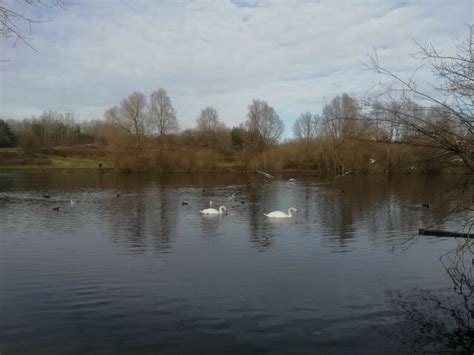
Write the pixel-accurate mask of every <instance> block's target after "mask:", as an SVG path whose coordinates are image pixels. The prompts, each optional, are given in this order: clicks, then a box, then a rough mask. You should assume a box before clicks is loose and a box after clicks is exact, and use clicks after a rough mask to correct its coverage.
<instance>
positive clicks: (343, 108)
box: [323, 93, 359, 139]
mask: <svg viewBox="0 0 474 355" xmlns="http://www.w3.org/2000/svg"><path fill="white" fill-rule="evenodd" d="M358 115H359V113H358V107H357V102H356V101H355V100H354V99H353V98H352V97H350V96H349V95H347V94H345V93H344V94H342V96H336V97H335V98H334V99H332V101H331V103H329V104H327V105H325V106H324V108H323V120H324V123H325V127H326V129H327V131H328V132H327V133H329V134H330V135H331V136H333V137H334V138H342V139H347V138H353V137H354V136H355V135H356V133H357V118H358Z"/></svg>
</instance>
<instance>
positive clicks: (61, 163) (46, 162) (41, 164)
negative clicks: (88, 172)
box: [0, 148, 114, 169]
mask: <svg viewBox="0 0 474 355" xmlns="http://www.w3.org/2000/svg"><path fill="white" fill-rule="evenodd" d="M99 164H101V167H102V168H103V169H112V168H114V163H113V161H111V160H108V159H87V158H78V157H68V156H67V157H66V156H59V155H50V154H35V155H34V156H26V155H25V154H24V153H23V151H22V150H21V149H20V148H0V169H98V168H99V167H100V166H99Z"/></svg>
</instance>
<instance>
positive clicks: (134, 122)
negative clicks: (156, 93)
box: [105, 92, 146, 146]
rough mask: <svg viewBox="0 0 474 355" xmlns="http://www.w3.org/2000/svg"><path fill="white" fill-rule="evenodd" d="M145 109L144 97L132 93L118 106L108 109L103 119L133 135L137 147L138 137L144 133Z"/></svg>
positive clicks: (138, 143) (139, 93)
mask: <svg viewBox="0 0 474 355" xmlns="http://www.w3.org/2000/svg"><path fill="white" fill-rule="evenodd" d="M145 109H146V97H145V95H143V94H142V93H141V92H134V93H132V94H130V95H129V96H128V97H127V98H126V99H123V100H122V102H121V103H120V106H114V107H112V108H109V109H108V110H107V111H106V112H105V118H106V119H107V120H108V121H110V122H112V123H114V124H116V125H118V126H120V127H121V128H123V129H124V130H125V131H126V132H128V133H129V134H130V135H133V136H134V137H135V140H136V144H137V146H139V145H140V137H141V136H142V135H143V134H144V133H145V123H146V113H145Z"/></svg>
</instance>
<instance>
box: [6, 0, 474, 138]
mask: <svg viewBox="0 0 474 355" xmlns="http://www.w3.org/2000/svg"><path fill="white" fill-rule="evenodd" d="M471 13H472V4H471V1H469V0H466V1H463V0H461V1H456V2H445V1H410V0H405V1H401V0H393V1H385V2H380V1H376V0H367V1H358V2H349V1H334V0H332V1H329V0H321V1H308V0H293V1H284V0H274V1H271V0H261V1H257V0H232V1H223V0H219V1H212V0H202V1H198V0H193V1H172V0H163V1H152V0H149V1H145V0H138V1H125V0H122V1H120V2H117V1H111V0H104V1H92V0H88V1H74V2H73V1H72V0H71V1H68V5H67V6H66V9H65V10H64V11H63V10H59V9H55V10H53V12H52V13H50V14H49V15H51V17H52V18H53V19H54V21H53V22H48V23H42V24H37V25H35V26H34V28H33V36H34V40H33V41H32V42H33V45H34V46H35V48H36V49H37V50H38V52H33V51H31V50H30V49H28V48H26V47H25V46H23V45H21V44H19V45H17V46H16V47H15V48H13V49H12V48H11V47H7V46H5V44H2V45H1V47H0V49H1V50H2V52H3V53H6V54H7V55H8V57H9V58H11V61H10V62H8V63H3V64H0V79H1V84H0V103H1V109H0V114H1V115H2V116H14V117H22V116H25V115H26V116H28V115H31V114H39V113H40V112H41V111H42V110H45V109H53V110H60V111H66V110H67V111H74V112H76V113H77V114H78V115H79V117H81V118H82V119H89V118H100V117H102V115H103V112H104V110H105V109H106V108H107V107H110V106H112V105H115V104H117V103H118V102H120V100H121V99H122V98H124V97H125V96H127V95H128V94H129V93H131V92H133V91H136V90H138V91H142V92H144V93H145V94H150V93H151V92H152V91H153V90H155V89H157V88H159V87H163V88H165V89H166V90H167V91H168V94H169V95H170V97H171V99H172V101H173V103H174V105H175V107H176V109H177V111H178V119H179V120H180V123H181V126H182V127H185V128H187V127H192V126H193V125H194V120H195V118H196V117H197V115H198V114H199V112H200V110H201V109H202V108H203V107H205V106H209V105H211V106H214V107H216V108H217V109H218V111H219V113H220V116H221V117H222V119H223V120H224V121H225V122H226V124H228V125H237V124H239V123H240V122H243V121H244V120H245V115H246V111H247V106H248V104H249V103H250V102H251V100H252V99H253V98H261V99H264V100H267V101H268V102H269V104H271V105H272V106H274V107H275V108H276V110H277V112H278V113H279V114H280V115H281V116H282V117H283V118H284V120H285V122H286V123H287V125H290V126H288V127H287V130H288V131H291V124H292V122H293V120H294V118H296V117H297V116H298V115H299V113H300V112H303V111H307V110H310V111H314V112H318V111H319V110H321V107H322V105H323V104H324V102H325V100H330V99H331V98H332V97H333V96H335V95H338V94H341V93H342V92H348V93H350V94H352V95H356V96H357V95H360V94H363V93H364V92H365V90H367V89H369V88H370V87H371V86H372V84H373V81H374V80H375V78H374V76H373V74H371V73H369V72H367V71H364V70H361V69H360V67H359V64H360V62H361V61H364V60H366V58H367V54H368V53H370V52H372V51H373V49H374V48H377V49H378V55H379V58H380V60H381V62H382V63H383V64H384V65H386V66H388V67H390V68H391V69H393V70H395V71H397V72H398V73H400V74H402V75H403V74H406V75H408V73H410V72H411V71H412V70H413V69H414V68H415V67H416V64H417V63H416V62H415V61H414V60H413V58H411V57H410V54H412V53H413V52H415V50H416V48H415V46H414V44H413V41H412V39H413V38H415V39H417V40H419V41H421V42H424V41H432V42H433V43H434V44H435V45H438V46H441V47H442V48H445V49H446V50H447V51H449V50H451V49H452V48H453V40H454V39H455V38H456V37H457V38H462V37H463V36H465V34H466V33H467V29H466V27H465V24H466V23H468V22H469V21H472V19H471ZM420 75H421V77H420V78H421V80H422V81H423V82H424V81H427V80H429V73H427V72H422V73H420Z"/></svg>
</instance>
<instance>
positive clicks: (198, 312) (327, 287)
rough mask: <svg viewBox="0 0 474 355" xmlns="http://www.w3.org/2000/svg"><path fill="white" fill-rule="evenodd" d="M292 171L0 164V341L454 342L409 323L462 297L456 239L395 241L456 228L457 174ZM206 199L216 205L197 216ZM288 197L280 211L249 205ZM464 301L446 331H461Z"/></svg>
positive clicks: (95, 345) (305, 346) (302, 346)
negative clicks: (155, 171) (58, 168)
mask: <svg viewBox="0 0 474 355" xmlns="http://www.w3.org/2000/svg"><path fill="white" fill-rule="evenodd" d="M298 180H299V181H300V182H299V184H297V185H296V186H287V184H286V179H283V178H282V179H280V180H279V179H276V181H274V182H271V183H265V182H264V180H263V179H262V178H261V177H260V176H232V175H214V176H209V175H166V176H154V175H119V174H111V173H77V172H75V173H70V172H54V173H53V172H51V173H42V174H29V173H15V172H12V173H6V172H2V173H0V287H1V288H0V310H1V313H2V317H1V318H0V352H2V353H5V354H9V353H14V354H30V353H31V349H35V353H36V354H50V353H61V354H82V353H101V354H102V353H110V354H118V353H156V352H159V353H196V352H197V353H199V352H201V353H232V352H233V353H259V354H260V353H272V354H280V353H281V354H283V353H285V354H286V353H311V354H312V353H315V352H320V353H341V354H344V353H347V352H360V353H381V352H384V353H394V354H396V353H400V352H410V351H419V350H420V349H421V350H422V351H430V350H429V349H435V351H442V350H444V349H445V348H446V349H448V350H452V349H453V347H452V344H453V342H454V343H455V342H456V340H455V339H457V338H452V339H450V340H449V341H448V342H446V341H445V338H443V337H442V336H439V337H438V336H430V337H428V338H426V337H425V338H424V337H420V336H419V334H418V333H420V332H426V327H425V328H423V326H426V324H428V327H429V326H431V324H435V323H436V324H445V323H442V322H450V320H449V319H450V315H451V314H453V313H452V312H454V313H456V311H452V308H449V307H444V306H443V307H444V308H442V309H444V311H443V312H441V313H439V314H438V315H437V318H436V319H435V318H433V317H431V318H430V317H429V316H427V315H426V312H425V313H423V311H422V310H423V309H431V308H430V307H431V305H434V304H435V305H440V304H441V305H442V304H443V302H442V301H439V302H437V301H434V300H441V299H449V301H450V302H451V304H455V305H457V306H456V307H457V308H456V309H462V308H459V307H458V305H462V304H466V302H467V304H468V305H471V306H472V299H471V298H470V295H469V296H468V297H467V298H466V297H465V296H466V295H463V294H459V293H456V292H455V290H454V292H453V284H452V282H453V280H452V279H451V277H450V274H449V273H446V270H445V269H444V268H443V264H441V263H440V262H439V260H438V258H439V256H440V255H441V254H443V253H445V252H446V251H447V250H450V249H453V248H455V247H456V245H457V244H458V243H459V241H457V240H450V239H446V238H429V237H423V239H417V241H416V243H415V244H412V245H410V247H409V248H405V247H403V248H402V247H399V246H404V245H406V243H407V241H410V240H411V239H412V238H413V236H414V235H415V234H416V232H417V230H418V228H421V227H426V226H430V225H431V224H434V223H437V225H438V226H439V227H440V228H447V229H453V228H454V229H456V228H457V227H458V225H459V223H460V219H453V218H452V217H450V218H449V219H446V218H445V217H446V216H448V215H449V213H450V211H451V210H452V209H453V208H454V207H455V206H456V201H457V197H456V196H453V195H452V194H444V193H443V191H447V190H448V189H449V186H450V184H453V183H455V181H454V180H453V179H452V178H450V179H446V178H427V177H414V176H406V177H399V178H393V179H391V180H387V179H386V178H385V177H361V178H347V179H340V180H335V181H321V180H318V179H315V178H310V177H301V178H299V179H298ZM43 195H49V196H50V198H44V197H43ZM71 199H73V200H74V201H76V203H75V204H73V205H71V203H70V200H71ZM209 200H212V201H213V202H214V203H215V205H216V206H220V205H224V206H226V207H227V209H228V214H227V215H223V216H202V215H201V214H200V213H199V210H200V209H202V208H206V207H208V205H209ZM422 204H429V206H430V207H429V208H422V207H421V205H422ZM292 206H293V207H297V208H298V210H299V212H298V213H297V215H296V216H295V217H293V218H291V219H284V220H272V219H267V218H266V217H264V216H263V213H266V212H270V211H273V210H283V211H286V210H287V209H288V207H292ZM54 207H59V211H55V210H53V208H54ZM461 217H466V216H458V217H456V218H461ZM440 221H442V222H440ZM467 278H468V280H471V278H472V273H470V274H468V276H467ZM417 295H420V296H419V297H418V296H417ZM427 295H429V297H428V296H427ZM421 304H423V305H424V306H425V307H426V308H420V307H419V305H421ZM468 309H470V311H468V312H467V313H465V314H464V316H465V317H467V318H463V319H465V323H464V327H460V326H459V325H458V326H456V324H454V326H452V327H451V328H449V330H450V331H449V332H448V333H449V334H454V333H456V332H457V331H458V330H459V329H461V328H462V329H463V331H466V329H467V333H466V332H464V333H462V334H463V336H464V337H466V334H468V335H469V334H471V338H470V339H472V317H473V315H472V307H471V308H468ZM413 310H415V311H416V312H418V313H416V312H414V311H413ZM450 310H451V311H450ZM456 314H459V312H458V313H456ZM420 320H421V324H422V325H423V326H421V328H420V326H419V324H420ZM439 321H441V323H440V322H439ZM423 322H424V323H423ZM469 322H470V323H469ZM454 323H456V322H454ZM434 327H435V325H433V329H434ZM407 329H413V331H408V332H407V331H406V330H407ZM430 329H431V328H430ZM469 331H470V332H471V333H469ZM433 332H434V333H433V334H440V333H439V332H435V331H433ZM456 334H457V333H456ZM438 338H439V341H437V339H438ZM458 338H459V336H458ZM420 339H421V340H420ZM453 339H454V340H453ZM420 344H422V345H421V346H419V345H420ZM425 345H426V346H425ZM427 349H428V350H427ZM454 349H456V348H454ZM457 350H459V349H457Z"/></svg>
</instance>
